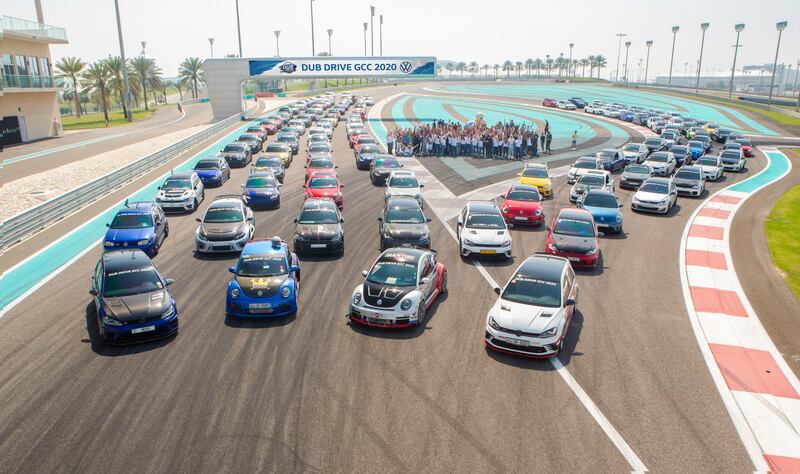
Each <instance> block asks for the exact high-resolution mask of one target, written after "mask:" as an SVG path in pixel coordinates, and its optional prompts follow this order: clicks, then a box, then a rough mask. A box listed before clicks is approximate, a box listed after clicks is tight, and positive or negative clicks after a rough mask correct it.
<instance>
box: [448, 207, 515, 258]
mask: <svg viewBox="0 0 800 474" xmlns="http://www.w3.org/2000/svg"><path fill="white" fill-rule="evenodd" d="M509 227H510V225H509V224H506V221H505V219H503V215H502V214H501V213H500V209H498V208H497V205H495V203H494V202H492V201H468V202H467V205H466V206H464V209H462V210H461V213H460V214H459V215H458V222H457V223H456V235H457V236H458V245H459V250H460V252H461V255H462V256H464V257H469V256H470V255H472V254H480V255H504V256H505V257H506V258H511V234H510V233H509V232H508V228H509Z"/></svg>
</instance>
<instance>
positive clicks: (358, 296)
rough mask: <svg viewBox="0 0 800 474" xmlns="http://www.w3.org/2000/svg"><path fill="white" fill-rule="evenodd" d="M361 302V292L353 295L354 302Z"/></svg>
mask: <svg viewBox="0 0 800 474" xmlns="http://www.w3.org/2000/svg"><path fill="white" fill-rule="evenodd" d="M360 303H361V293H360V292H359V293H356V294H354V295H353V304H355V305H357V304H360Z"/></svg>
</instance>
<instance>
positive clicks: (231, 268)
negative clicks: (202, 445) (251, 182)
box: [228, 267, 236, 273]
mask: <svg viewBox="0 0 800 474" xmlns="http://www.w3.org/2000/svg"><path fill="white" fill-rule="evenodd" d="M228 271H229V272H231V273H236V267H228Z"/></svg>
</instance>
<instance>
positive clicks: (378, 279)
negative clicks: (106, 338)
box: [367, 261, 417, 286]
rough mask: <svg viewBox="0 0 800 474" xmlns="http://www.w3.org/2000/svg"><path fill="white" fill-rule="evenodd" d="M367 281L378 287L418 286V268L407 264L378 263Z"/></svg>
mask: <svg viewBox="0 0 800 474" xmlns="http://www.w3.org/2000/svg"><path fill="white" fill-rule="evenodd" d="M367 281H368V282H370V283H376V284H378V285H391V286H416V284H417V266H416V265H414V264H413V263H407V262H386V261H384V262H376V263H375V266H374V267H372V270H371V271H370V272H369V275H367Z"/></svg>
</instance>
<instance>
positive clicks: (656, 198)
mask: <svg viewBox="0 0 800 474" xmlns="http://www.w3.org/2000/svg"><path fill="white" fill-rule="evenodd" d="M633 197H635V198H636V199H638V200H640V201H650V202H660V201H663V200H665V199H666V198H667V195H666V194H659V193H648V192H646V191H637V192H636V194H634V195H633Z"/></svg>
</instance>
